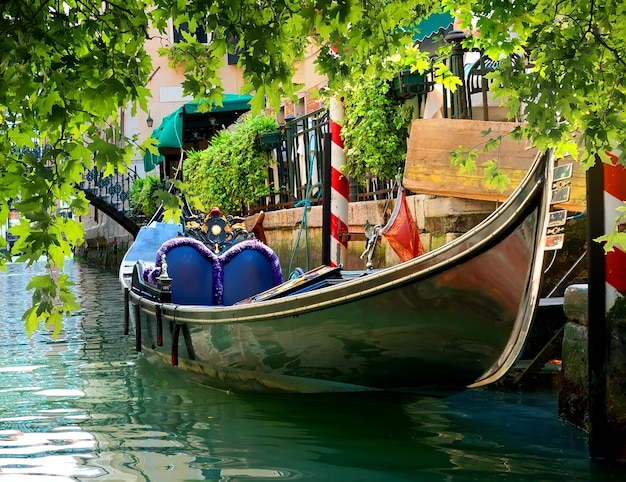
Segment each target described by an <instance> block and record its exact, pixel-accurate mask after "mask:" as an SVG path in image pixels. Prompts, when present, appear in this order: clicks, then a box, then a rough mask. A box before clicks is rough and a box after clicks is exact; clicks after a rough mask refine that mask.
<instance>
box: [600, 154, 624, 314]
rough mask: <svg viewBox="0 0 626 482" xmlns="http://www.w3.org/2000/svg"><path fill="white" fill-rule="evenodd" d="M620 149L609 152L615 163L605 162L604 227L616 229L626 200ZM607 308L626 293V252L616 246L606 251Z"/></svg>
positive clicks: (611, 229)
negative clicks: (618, 161) (619, 159)
mask: <svg viewBox="0 0 626 482" xmlns="http://www.w3.org/2000/svg"><path fill="white" fill-rule="evenodd" d="M619 155H620V152H619V151H613V152H611V153H609V157H610V158H611V161H612V163H613V165H610V164H603V168H604V173H603V178H604V229H605V232H607V233H608V232H609V231H613V230H614V229H615V219H616V217H617V216H619V211H618V210H617V208H618V207H620V206H623V205H624V202H625V201H626V168H624V166H622V165H621V164H618V163H617V159H618V157H619ZM605 265H606V268H605V269H606V292H605V296H606V310H607V311H609V310H610V309H611V308H612V307H613V305H614V304H615V301H616V300H617V297H618V296H619V295H625V294H626V252H624V251H623V250H622V249H620V247H619V246H615V247H614V249H613V251H609V252H608V253H606V262H605Z"/></svg>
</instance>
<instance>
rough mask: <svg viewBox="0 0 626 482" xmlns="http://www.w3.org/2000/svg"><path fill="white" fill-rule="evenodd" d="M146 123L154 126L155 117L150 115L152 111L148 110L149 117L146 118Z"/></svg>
mask: <svg viewBox="0 0 626 482" xmlns="http://www.w3.org/2000/svg"><path fill="white" fill-rule="evenodd" d="M146 124H148V127H152V125H153V124H154V119H153V118H152V117H150V112H148V118H147V119H146Z"/></svg>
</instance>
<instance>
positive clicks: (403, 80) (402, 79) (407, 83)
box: [391, 69, 435, 99]
mask: <svg viewBox="0 0 626 482" xmlns="http://www.w3.org/2000/svg"><path fill="white" fill-rule="evenodd" d="M430 74H431V72H424V73H423V74H420V73H419V72H417V71H411V70H410V69H404V70H401V71H400V72H398V73H397V74H396V75H395V76H394V78H393V79H392V81H391V90H392V94H393V96H394V97H395V98H396V99H408V98H410V97H415V96H416V95H421V94H426V93H428V92H430V91H432V90H433V88H434V85H435V83H434V82H433V81H432V76H431V75H430Z"/></svg>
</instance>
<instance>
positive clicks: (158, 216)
mask: <svg viewBox="0 0 626 482" xmlns="http://www.w3.org/2000/svg"><path fill="white" fill-rule="evenodd" d="M167 193H168V194H176V195H177V196H178V198H179V199H180V200H181V204H182V207H181V211H182V216H183V219H184V218H189V217H191V215H192V214H193V211H192V209H191V206H190V205H189V201H188V200H187V196H185V195H184V194H183V193H182V192H180V191H178V188H176V187H175V186H174V183H171V184H170V186H169V188H168V189H167ZM164 212H165V207H164V206H163V202H161V204H159V207H158V208H157V210H156V211H155V212H154V214H153V215H152V217H151V218H150V221H148V224H152V223H153V222H158V221H162V220H163V213H164Z"/></svg>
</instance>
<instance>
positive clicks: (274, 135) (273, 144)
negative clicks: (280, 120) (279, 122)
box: [259, 131, 283, 151]
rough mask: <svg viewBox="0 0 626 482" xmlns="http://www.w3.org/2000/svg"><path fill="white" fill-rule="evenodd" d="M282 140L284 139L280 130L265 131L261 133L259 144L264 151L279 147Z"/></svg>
mask: <svg viewBox="0 0 626 482" xmlns="http://www.w3.org/2000/svg"><path fill="white" fill-rule="evenodd" d="M282 141H283V139H282V134H281V132H280V131H272V132H265V133H263V134H260V135H259V146H260V148H261V149H263V150H264V151H269V150H271V149H277V148H279V147H280V146H281V144H282Z"/></svg>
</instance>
